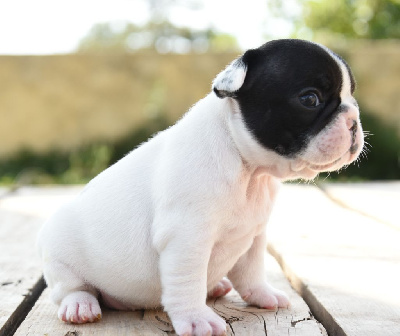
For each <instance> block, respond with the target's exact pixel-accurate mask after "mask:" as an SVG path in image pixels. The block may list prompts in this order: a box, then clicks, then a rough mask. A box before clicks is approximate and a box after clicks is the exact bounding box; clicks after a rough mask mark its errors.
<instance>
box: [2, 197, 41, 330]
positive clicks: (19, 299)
mask: <svg viewBox="0 0 400 336" xmlns="http://www.w3.org/2000/svg"><path fill="white" fill-rule="evenodd" d="M40 224H41V223H40V221H39V220H38V219H37V218H35V217H31V216H26V215H22V214H18V213H14V212H11V211H7V210H3V209H1V204H0V335H11V334H12V331H13V329H14V328H15V326H16V325H17V324H18V323H19V322H20V319H21V318H23V316H24V315H26V314H27V313H28V312H29V310H30V308H31V306H32V304H33V303H34V302H35V300H36V299H37V297H38V296H39V295H40V293H41V291H42V290H43V288H44V282H43V281H40V279H41V275H42V272H41V270H40V262H39V259H38V258H37V257H36V254H35V232H37V230H38V228H39V227H40Z"/></svg>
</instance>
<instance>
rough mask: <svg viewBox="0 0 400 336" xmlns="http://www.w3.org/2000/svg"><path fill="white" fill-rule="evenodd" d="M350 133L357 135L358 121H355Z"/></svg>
mask: <svg viewBox="0 0 400 336" xmlns="http://www.w3.org/2000/svg"><path fill="white" fill-rule="evenodd" d="M350 132H351V133H352V134H353V135H355V134H356V132H357V121H355V120H353V126H351V127H350Z"/></svg>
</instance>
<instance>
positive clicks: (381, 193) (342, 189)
mask: <svg viewBox="0 0 400 336" xmlns="http://www.w3.org/2000/svg"><path fill="white" fill-rule="evenodd" d="M320 187H321V188H322V190H323V191H324V192H325V193H326V194H327V196H328V197H330V198H332V199H333V200H334V201H336V202H338V203H339V204H341V205H344V206H346V207H348V208H350V209H353V210H356V211H358V212H360V213H361V214H363V215H366V216H369V217H371V218H374V219H376V220H378V221H381V222H382V223H385V224H388V225H391V226H393V227H396V228H397V229H399V230H400V218H399V211H398V206H399V204H400V181H397V182H396V181H391V182H369V183H353V184H351V185H349V184H344V183H334V184H332V183H331V184H321V185H320Z"/></svg>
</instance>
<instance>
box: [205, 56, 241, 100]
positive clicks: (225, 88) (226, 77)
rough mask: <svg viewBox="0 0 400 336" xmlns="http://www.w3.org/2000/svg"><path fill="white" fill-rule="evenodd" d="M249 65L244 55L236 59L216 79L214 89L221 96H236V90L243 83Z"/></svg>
mask: <svg viewBox="0 0 400 336" xmlns="http://www.w3.org/2000/svg"><path fill="white" fill-rule="evenodd" d="M246 72H247V66H246V64H245V62H244V61H243V56H242V57H239V58H238V59H236V60H234V61H233V62H232V63H231V64H229V65H228V66H227V67H226V69H225V70H224V71H222V72H220V73H219V74H218V76H217V77H216V78H215V79H214V82H213V85H212V89H213V90H214V92H215V94H216V95H217V96H218V97H219V98H226V97H233V98H234V97H235V94H236V91H237V90H239V89H240V88H241V86H242V85H243V82H244V79H245V78H246Z"/></svg>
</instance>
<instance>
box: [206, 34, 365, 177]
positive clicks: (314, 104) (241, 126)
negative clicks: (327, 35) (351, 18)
mask: <svg viewBox="0 0 400 336" xmlns="http://www.w3.org/2000/svg"><path fill="white" fill-rule="evenodd" d="M354 89H355V80H354V78H353V75H352V73H351V70H350V68H349V66H348V65H347V64H346V62H345V61H344V60H343V59H342V58H340V57H339V56H338V55H336V54H334V53H333V52H332V51H330V50H329V49H327V48H326V47H323V46H321V45H318V44H314V43H311V42H307V41H302V40H276V41H271V42H268V43H266V44H264V45H263V46H261V47H260V48H258V49H251V50H248V51H247V52H246V53H245V54H244V55H243V56H241V57H240V58H238V59H237V60H235V61H234V62H232V63H231V64H230V65H229V66H228V67H227V68H226V69H225V70H224V71H222V72H221V73H220V74H219V75H218V76H217V77H216V79H215V80H214V83H213V90H214V92H215V93H216V95H217V96H218V97H219V98H221V99H226V103H227V104H228V106H229V107H230V110H231V113H230V119H229V120H230V123H229V126H230V131H231V133H232V137H233V140H234V141H235V143H236V145H237V147H238V149H239V151H240V154H241V155H242V157H243V159H244V160H245V161H246V162H247V163H249V164H252V165H257V166H262V167H264V168H265V169H267V171H268V172H269V173H270V174H272V175H274V176H276V177H279V178H282V179H293V178H306V179H311V178H314V177H315V176H316V175H317V174H318V173H320V172H323V171H334V170H337V169H339V168H341V167H343V166H345V165H348V164H350V163H351V162H353V161H354V160H355V159H356V158H357V157H358V155H359V154H360V152H361V150H362V148H363V145H364V143H363V132H362V128H361V124H360V120H359V110H358V105H357V102H356V100H355V99H354V98H353V96H352V94H353V92H354Z"/></svg>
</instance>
